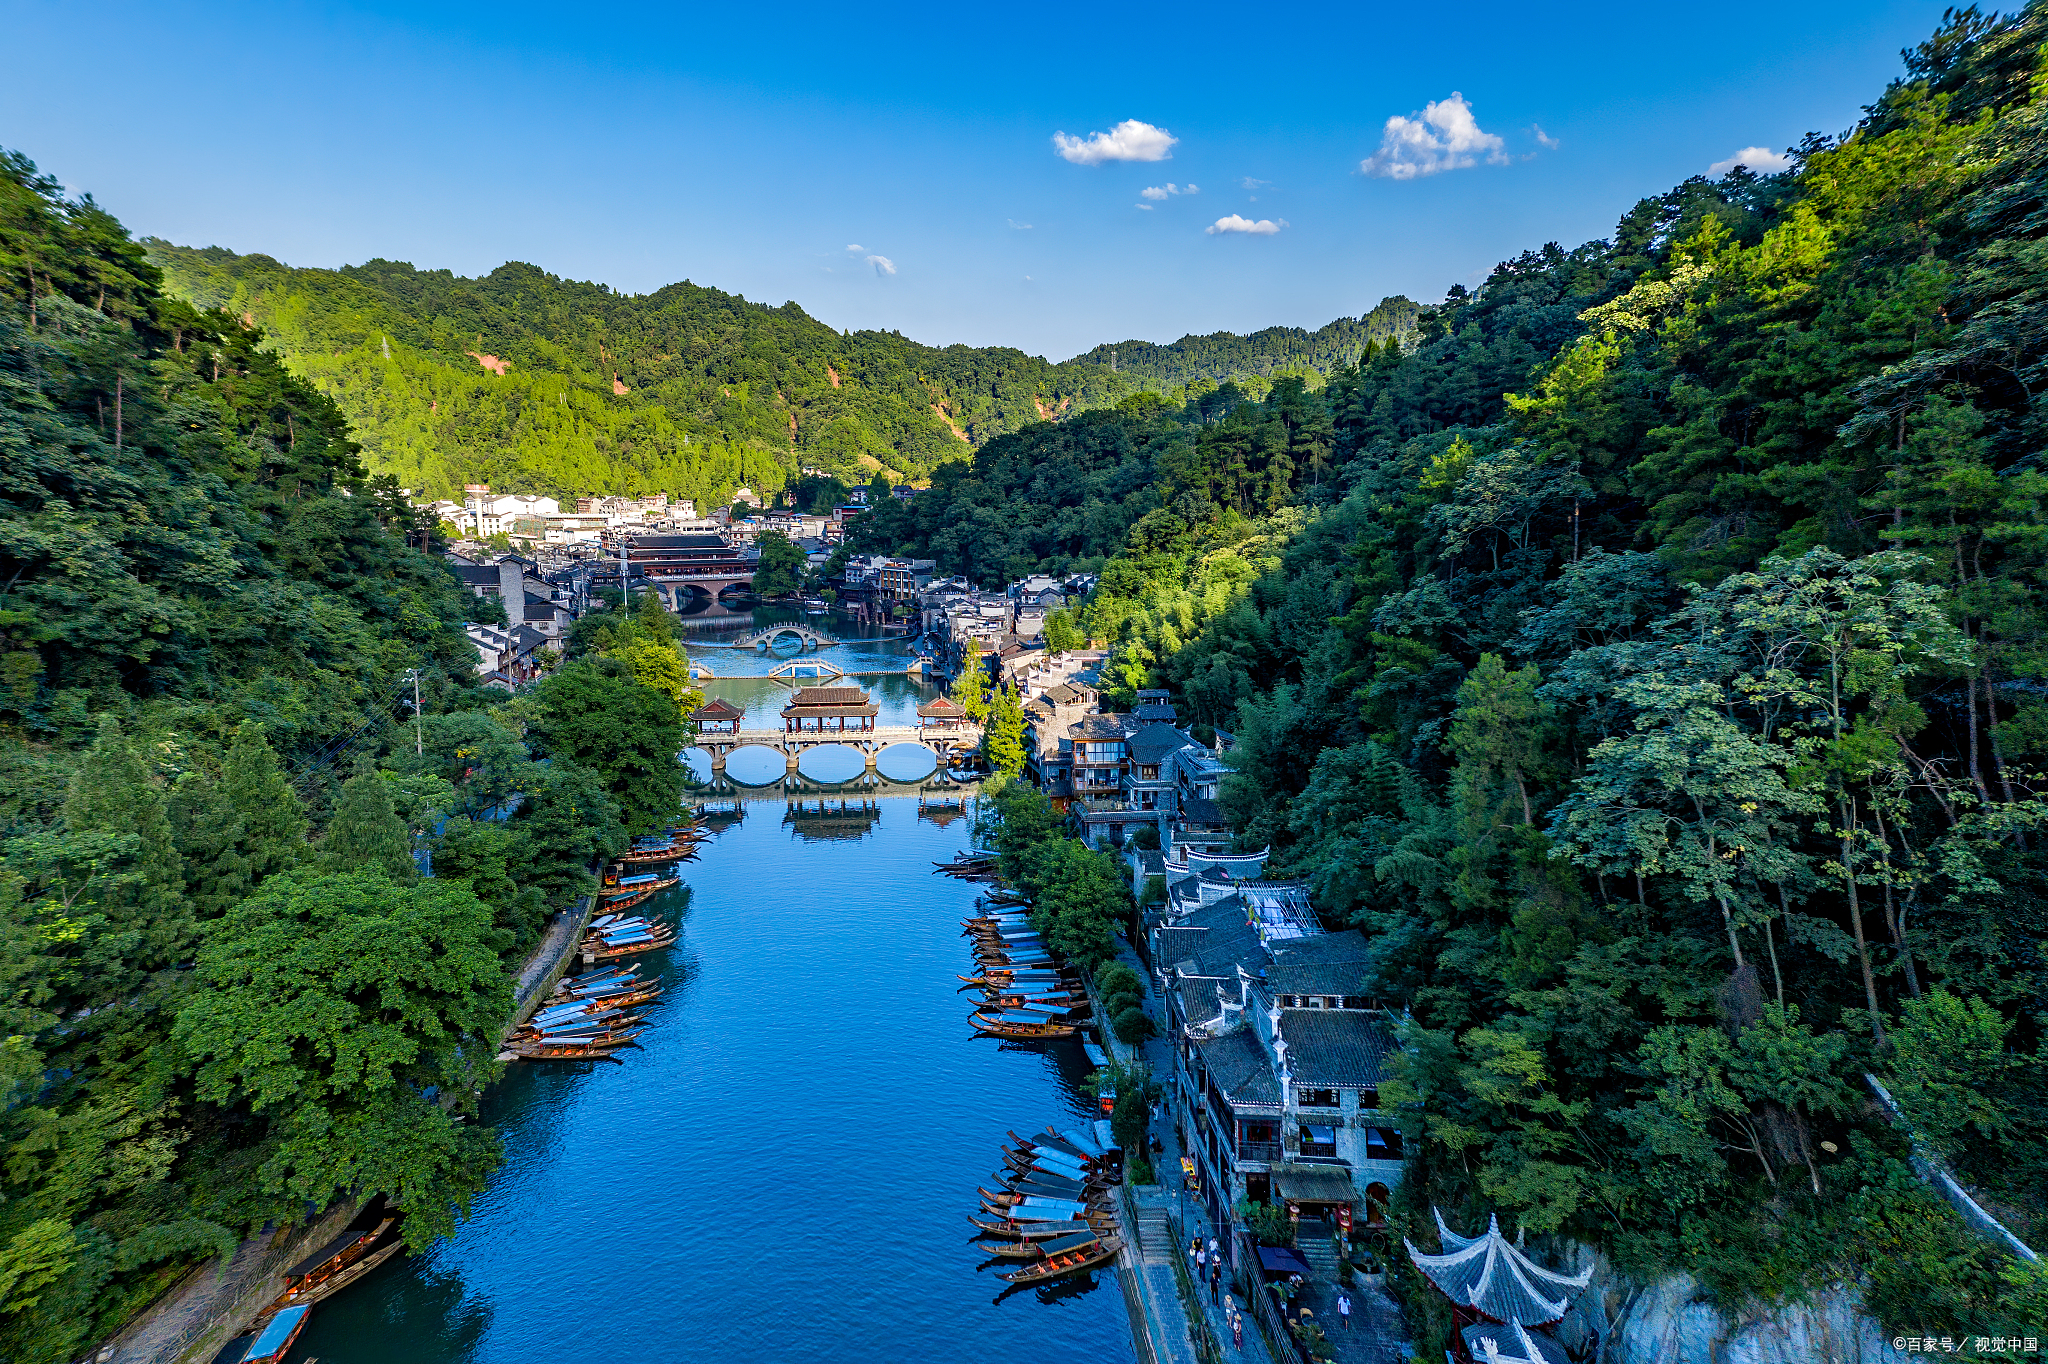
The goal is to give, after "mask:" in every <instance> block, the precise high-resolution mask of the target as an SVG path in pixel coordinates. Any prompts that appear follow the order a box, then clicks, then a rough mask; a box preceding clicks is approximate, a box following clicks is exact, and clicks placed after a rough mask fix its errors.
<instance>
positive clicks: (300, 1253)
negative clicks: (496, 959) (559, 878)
mask: <svg viewBox="0 0 2048 1364" xmlns="http://www.w3.org/2000/svg"><path fill="white" fill-rule="evenodd" d="M595 900H596V897H595V896H585V897H584V898H583V899H581V900H578V901H577V902H576V903H575V904H574V905H572V906H571V907H570V908H568V909H565V910H563V911H562V912H561V913H560V914H558V915H556V916H555V921H554V922H553V923H552V924H550V925H549V927H548V931H547V932H546V934H544V935H543V936H542V938H541V940H540V943H539V945H538V946H536V947H535V948H534V949H533V952H532V953H531V954H530V955H529V956H528V957H527V959H526V963H525V965H523V966H522V967H521V968H520V971H519V978H518V980H517V981H516V982H515V983H514V985H513V1008H512V1017H511V1018H509V1019H507V1020H506V1023H505V1032H506V1033H507V1034H509V1033H510V1032H511V1031H512V1029H514V1028H516V1027H518V1026H519V1024H520V1023H522V1022H524V1021H525V1020H526V1018H527V1016H528V1015H530V1014H531V1013H532V1012H533V1010H534V1007H535V1006H536V1005H538V1004H539V1003H540V1001H541V1000H542V999H544V998H546V997H547V994H548V992H549V991H550V990H552V989H554V987H555V982H556V981H558V980H560V979H561V978H562V973H563V972H564V971H566V970H568V968H569V964H570V963H571V962H573V961H574V960H575V959H576V945H577V944H578V943H579V942H580V941H581V940H582V937H583V930H584V927H585V926H586V925H588V924H589V922H590V915H591V911H592V908H593V905H594V902H595ZM356 1207H357V1205H356V1204H354V1203H351V1202H343V1203H337V1204H335V1205H334V1206H333V1207H331V1208H329V1209H327V1211H326V1212H324V1213H322V1214H321V1215H320V1216H319V1217H317V1218H315V1219H314V1220H313V1221H311V1222H308V1223H305V1224H304V1225H296V1226H285V1227H280V1226H278V1225H276V1224H275V1223H272V1224H271V1225H269V1226H266V1227H264V1229H263V1230H262V1231H261V1232H259V1233H258V1234H257V1235H255V1236H252V1237H250V1238H248V1239H247V1240H245V1241H243V1242H242V1243H241V1244H240V1245H239V1246H237V1247H235V1253H234V1254H233V1255H231V1256H229V1257H228V1258H227V1259H226V1260H225V1261H222V1260H218V1259H216V1260H211V1261H208V1262H207V1263H206V1264H203V1265H200V1266H199V1267H198V1268H196V1269H194V1270H193V1271H192V1272H191V1273H190V1274H188V1275H186V1276H185V1278H184V1279H183V1280H182V1281H181V1282H180V1283H179V1284H178V1286H177V1287H175V1288H173V1289H172V1290H171V1291H170V1292H169V1293H167V1294H165V1295H164V1296H163V1297H162V1298H160V1299H158V1300H157V1302H156V1304H155V1305H154V1306H153V1307H151V1308H150V1309H149V1310H148V1311H146V1312H144V1313H143V1314H142V1315H141V1316H139V1317H137V1318H135V1319H134V1320H133V1321H131V1322H129V1323H128V1324H127V1325H126V1326H124V1327H123V1328H122V1329H121V1331H120V1333H119V1334H118V1335H116V1336H115V1337H114V1338H113V1340H111V1341H109V1342H107V1344H106V1345H104V1346H102V1347H101V1348H100V1350H99V1351H98V1352H97V1353H96V1354H95V1355H94V1356H93V1359H94V1360H95V1361H96V1362H97V1364H189V1362H190V1361H196V1360H205V1359H211V1358H212V1357H213V1355H214V1354H215V1353H216V1352H217V1351H218V1350H219V1349H220V1347H221V1346H223V1345H225V1344H226V1343H227V1342H228V1341H229V1340H231V1339H233V1338H234V1337H235V1336H236V1335H238V1334H239V1333H240V1332H241V1331H242V1330H243V1329H244V1328H246V1327H247V1326H248V1324H249V1322H250V1321H251V1320H252V1319H253V1318H254V1317H255V1315H256V1314H257V1313H258V1312H260V1311H262V1310H263V1309H264V1307H266V1306H267V1305H268V1304H270V1303H272V1302H275V1301H276V1300H277V1296H278V1294H280V1293H282V1292H284V1273H285V1271H286V1270H287V1269H289V1268H290V1267H291V1266H292V1265H294V1264H296V1263H297V1262H298V1261H299V1260H301V1259H303V1258H304V1257H305V1256H306V1255H307V1254H309V1253H310V1252H311V1251H312V1250H313V1249H315V1248H316V1247H318V1246H319V1245H320V1244H321V1243H322V1242H323V1241H325V1240H327V1239H328V1238H329V1237H332V1236H334V1235H336V1234H337V1233H338V1232H340V1230H341V1229H342V1228H343V1227H345V1226H347V1225H348V1223H349V1221H350V1219H352V1218H353V1217H354V1216H355V1215H356Z"/></svg>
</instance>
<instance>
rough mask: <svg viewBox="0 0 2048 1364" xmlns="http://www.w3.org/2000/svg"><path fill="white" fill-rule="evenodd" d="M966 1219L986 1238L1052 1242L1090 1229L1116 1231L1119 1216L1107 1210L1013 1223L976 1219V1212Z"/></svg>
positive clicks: (1006, 1219) (996, 1219)
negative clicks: (1069, 1216)
mask: <svg viewBox="0 0 2048 1364" xmlns="http://www.w3.org/2000/svg"><path fill="white" fill-rule="evenodd" d="M967 1220H968V1221H970V1222H972V1223H973V1224H974V1225H975V1226H977V1227H979V1228H980V1229H981V1232H982V1234H983V1235H984V1236H999V1237H1004V1238H1007V1239H1009V1240H1012V1241H1050V1240H1053V1239H1054V1238H1056V1237H1060V1236H1071V1235H1073V1234H1074V1233H1075V1232H1077V1231H1087V1230H1089V1229H1090V1228H1091V1227H1092V1228H1094V1229H1095V1230H1097V1231H1115V1230H1116V1214H1114V1213H1111V1212H1106V1211H1105V1212H1099V1213H1097V1212H1091V1213H1088V1214H1087V1215H1086V1216H1084V1217H1079V1218H1075V1219H1072V1220H1070V1221H1065V1222H1013V1221H1011V1220H1009V1219H1008V1218H1002V1217H976V1216H975V1215H974V1214H973V1213H969V1214H967Z"/></svg>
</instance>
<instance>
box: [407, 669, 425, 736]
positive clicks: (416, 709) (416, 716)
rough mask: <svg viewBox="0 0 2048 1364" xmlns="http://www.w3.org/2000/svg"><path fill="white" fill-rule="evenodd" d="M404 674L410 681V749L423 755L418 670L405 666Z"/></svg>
mask: <svg viewBox="0 0 2048 1364" xmlns="http://www.w3.org/2000/svg"><path fill="white" fill-rule="evenodd" d="M405 676H406V680H407V681H409V682H411V683H412V751H413V752H414V754H416V755H418V756H420V757H425V756H426V753H427V737H426V731H425V730H424V729H423V728H422V726H421V723H420V670H419V669H418V668H407V669H406V670H405Z"/></svg>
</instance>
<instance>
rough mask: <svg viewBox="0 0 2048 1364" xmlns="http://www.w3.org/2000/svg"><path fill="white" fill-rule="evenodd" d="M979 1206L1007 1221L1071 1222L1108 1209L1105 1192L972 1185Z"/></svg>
mask: <svg viewBox="0 0 2048 1364" xmlns="http://www.w3.org/2000/svg"><path fill="white" fill-rule="evenodd" d="M975 1192H976V1193H978V1194H980V1195H981V1206H982V1207H984V1208H986V1209H988V1211H989V1213H990V1214H991V1215H992V1216H995V1217H999V1218H1002V1219H1003V1220H1004V1221H1007V1222H1074V1221H1081V1220H1085V1219H1086V1218H1087V1217H1088V1215H1089V1214H1091V1213H1107V1212H1109V1211H1110V1207H1109V1201H1108V1198H1107V1196H1103V1197H1098V1198H1086V1199H1083V1198H1048V1197H1046V1196H1044V1195H1042V1194H1012V1193H999V1194H998V1193H990V1192H989V1191H988V1190H987V1189H976V1190H975Z"/></svg>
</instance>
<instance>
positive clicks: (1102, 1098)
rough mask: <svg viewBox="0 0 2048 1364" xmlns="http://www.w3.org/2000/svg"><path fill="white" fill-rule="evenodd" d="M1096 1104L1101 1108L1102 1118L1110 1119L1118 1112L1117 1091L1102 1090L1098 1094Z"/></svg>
mask: <svg viewBox="0 0 2048 1364" xmlns="http://www.w3.org/2000/svg"><path fill="white" fill-rule="evenodd" d="M1095 1102H1096V1103H1097V1104H1098V1105H1100V1106H1101V1108H1102V1116H1103V1117H1105V1118H1106V1117H1108V1116H1109V1115H1110V1114H1112V1113H1114V1112H1116V1091H1115V1090H1113V1089H1104V1090H1101V1091H1100V1092H1098V1093H1097V1094H1096V1096H1095Z"/></svg>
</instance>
